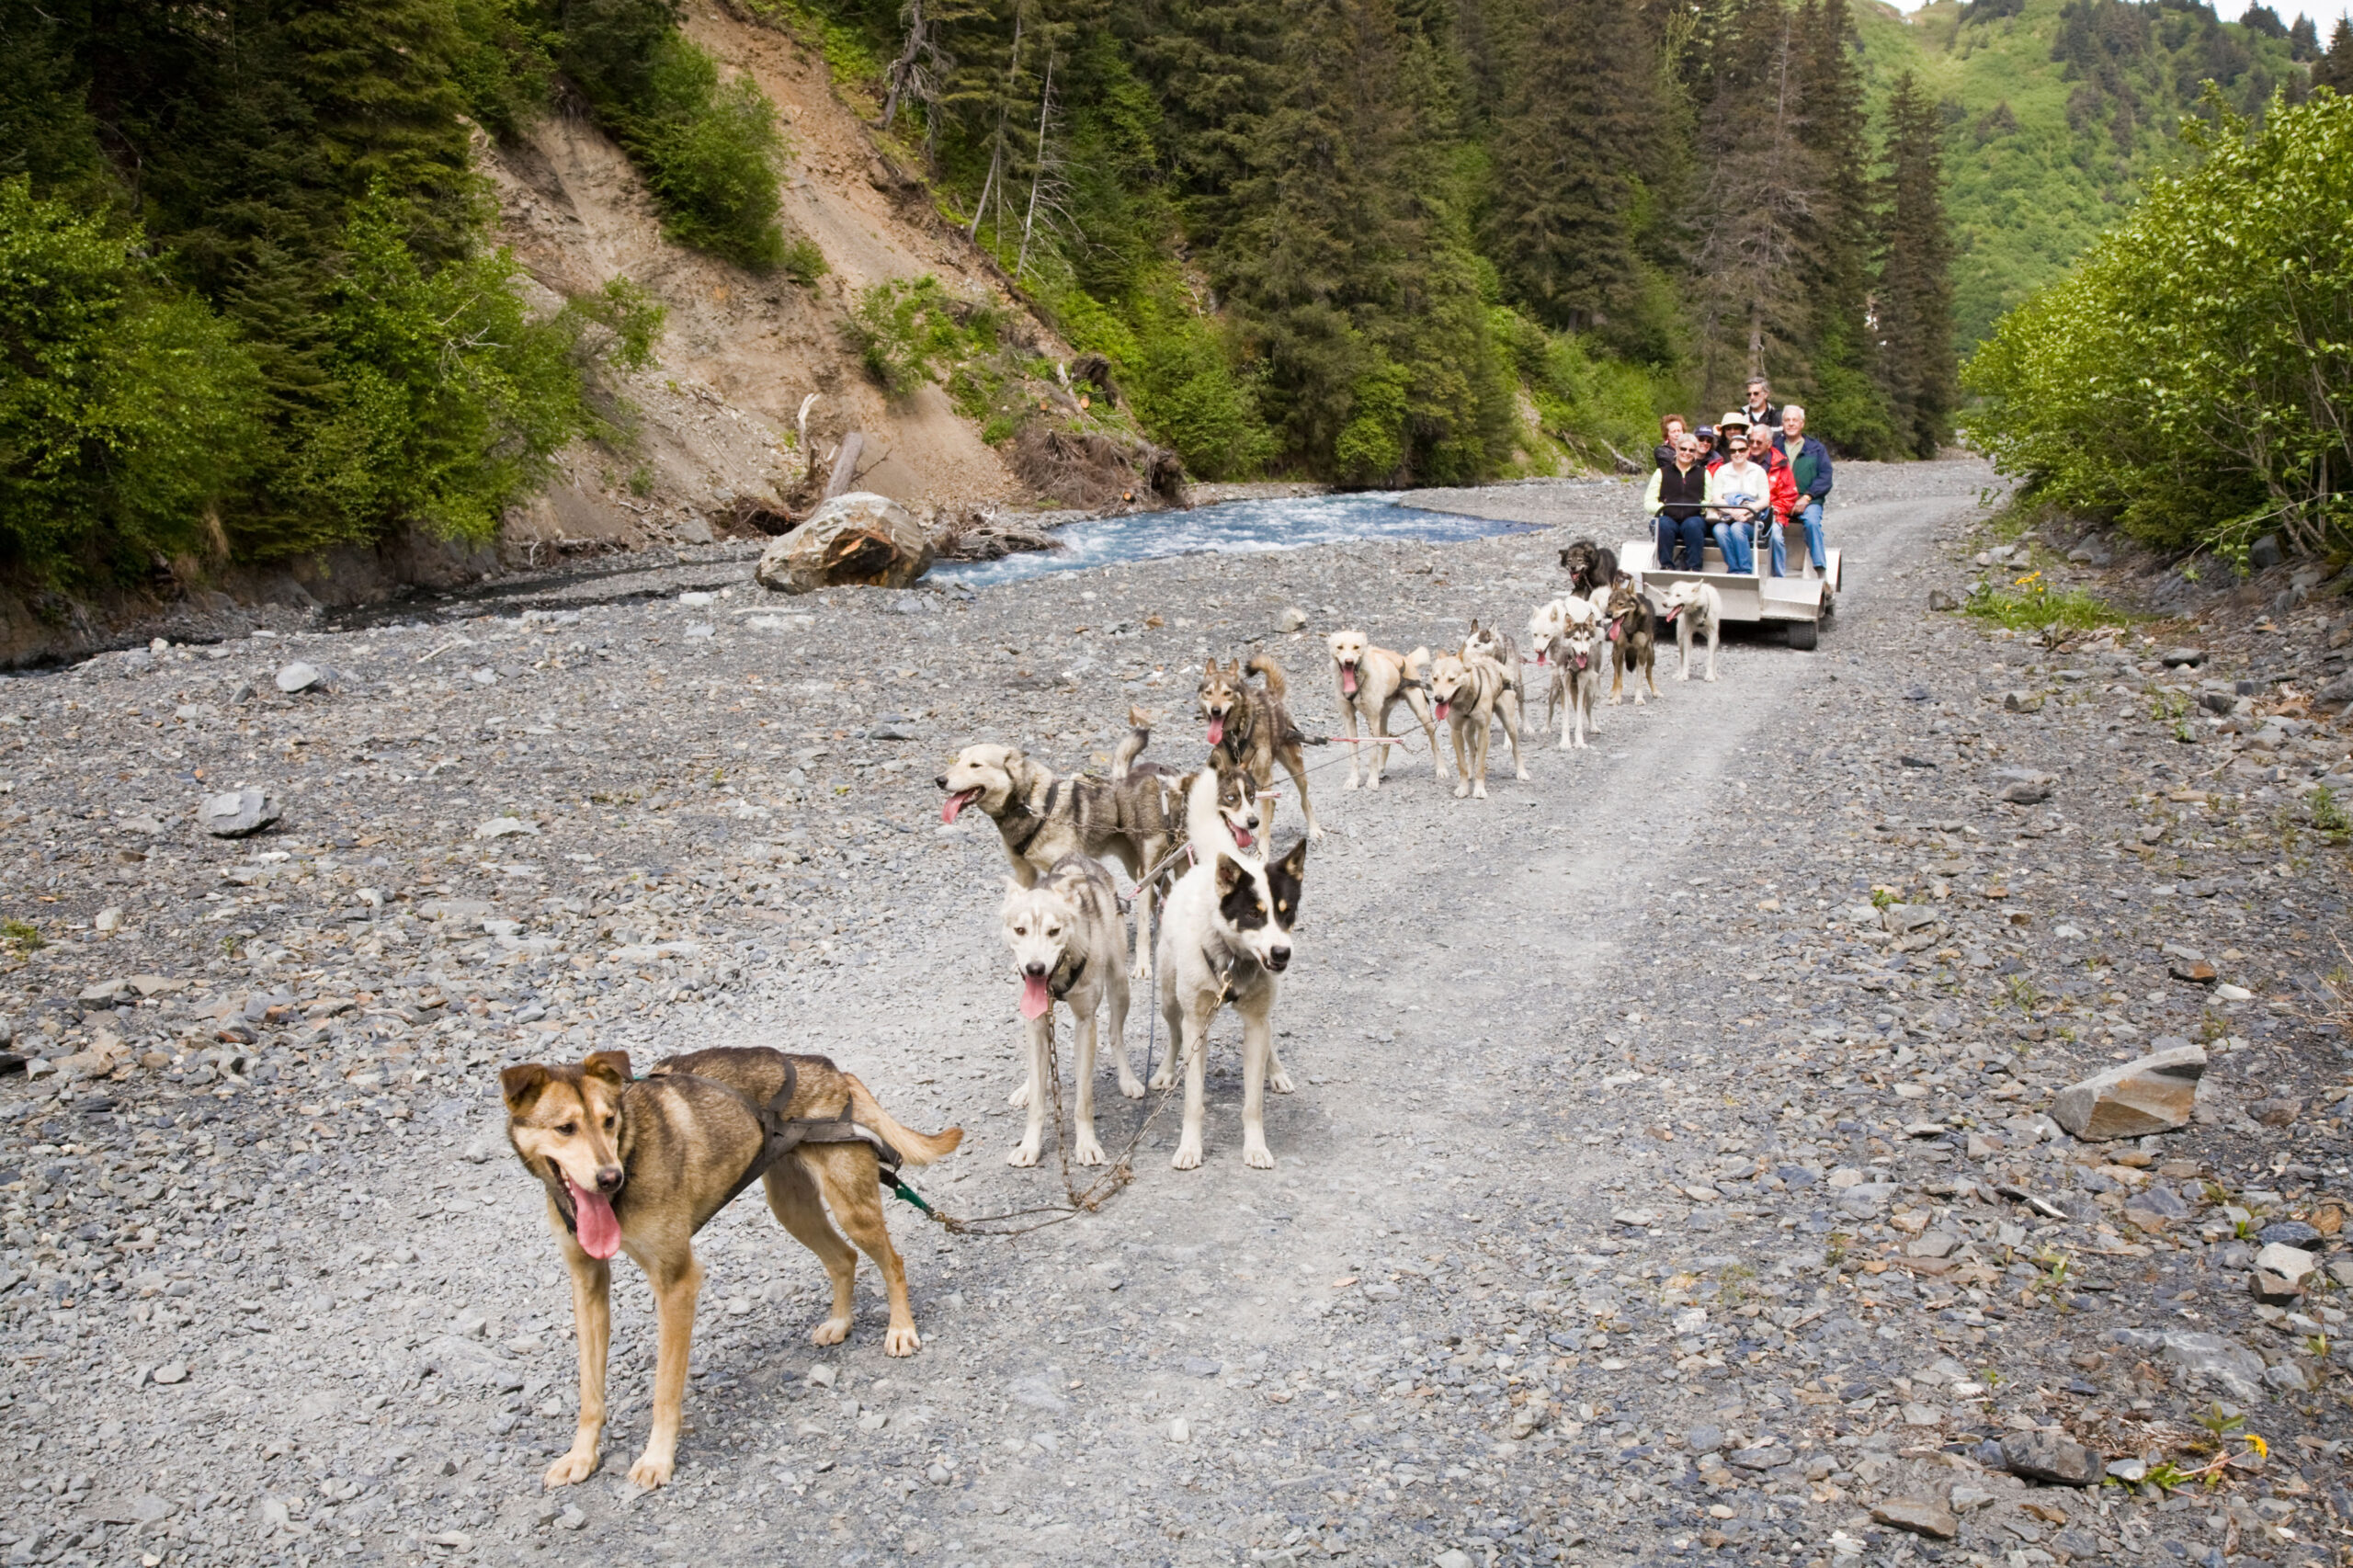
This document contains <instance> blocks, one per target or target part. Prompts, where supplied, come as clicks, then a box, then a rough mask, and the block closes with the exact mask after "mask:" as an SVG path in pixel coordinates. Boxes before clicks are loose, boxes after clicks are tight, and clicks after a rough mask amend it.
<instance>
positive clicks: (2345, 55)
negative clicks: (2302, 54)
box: [2313, 17, 2353, 94]
mask: <svg viewBox="0 0 2353 1568" xmlns="http://www.w3.org/2000/svg"><path fill="white" fill-rule="evenodd" d="M2313 86H2315V87H2333V88H2335V89H2336V91H2337V92H2339V93H2343V94H2353V19H2348V18H2347V17H2337V18H2336V29H2335V30H2334V31H2332V32H2331V33H2330V34H2329V35H2328V52H2327V53H2326V54H2324V55H2322V56H2321V57H2320V58H2319V59H2318V60H2315V61H2313Z"/></svg>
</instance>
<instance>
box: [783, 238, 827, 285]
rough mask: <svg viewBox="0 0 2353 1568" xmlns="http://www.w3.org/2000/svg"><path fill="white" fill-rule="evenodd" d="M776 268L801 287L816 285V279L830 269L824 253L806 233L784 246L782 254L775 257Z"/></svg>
mask: <svg viewBox="0 0 2353 1568" xmlns="http://www.w3.org/2000/svg"><path fill="white" fill-rule="evenodd" d="M777 269H778V270H779V271H780V272H782V273H783V274H784V275H785V276H786V277H787V278H791V279H792V280H793V281H794V282H795V283H798V284H800V285H801V287H802V288H803V289H813V288H814V287H816V283H817V279H818V278H823V277H824V275H825V274H826V273H827V272H829V271H831V270H832V268H831V267H827V266H826V265H825V253H824V251H822V250H819V249H818V248H817V242H816V241H814V240H813V239H811V238H810V237H809V236H808V235H806V234H801V235H800V236H798V237H796V238H795V239H794V240H793V242H792V243H791V244H789V245H787V246H785V247H784V254H783V255H782V256H779V257H778V258H777Z"/></svg>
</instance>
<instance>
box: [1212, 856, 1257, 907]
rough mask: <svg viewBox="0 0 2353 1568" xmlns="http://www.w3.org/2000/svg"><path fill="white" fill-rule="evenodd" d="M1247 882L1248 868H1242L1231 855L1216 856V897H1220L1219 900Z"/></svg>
mask: <svg viewBox="0 0 2353 1568" xmlns="http://www.w3.org/2000/svg"><path fill="white" fill-rule="evenodd" d="M1249 880H1250V870H1249V868H1248V867H1246V866H1244V865H1243V864H1242V863H1241V862H1239V861H1237V860H1236V859H1234V858H1233V856H1231V855H1224V854H1221V855H1220V856H1218V858H1217V895H1218V897H1220V898H1223V897H1224V896H1225V895H1226V894H1227V893H1230V892H1233V890H1234V889H1236V888H1238V887H1240V886H1241V885H1242V884H1243V883H1244V882H1246V881H1249Z"/></svg>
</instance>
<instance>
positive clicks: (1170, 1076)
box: [1152, 1066, 1176, 1089]
mask: <svg viewBox="0 0 2353 1568" xmlns="http://www.w3.org/2000/svg"><path fill="white" fill-rule="evenodd" d="M1152 1086H1153V1087H1154V1088H1155V1089H1171V1088H1175V1087H1176V1074H1175V1073H1173V1072H1171V1071H1170V1070H1169V1069H1168V1068H1167V1067H1166V1066H1161V1067H1157V1068H1154V1070H1153V1074H1152Z"/></svg>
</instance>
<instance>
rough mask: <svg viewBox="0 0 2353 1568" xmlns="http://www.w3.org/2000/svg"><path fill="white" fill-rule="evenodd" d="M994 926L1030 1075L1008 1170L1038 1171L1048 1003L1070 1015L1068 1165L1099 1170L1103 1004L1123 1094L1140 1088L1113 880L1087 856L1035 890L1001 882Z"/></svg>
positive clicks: (1123, 934)
mask: <svg viewBox="0 0 2353 1568" xmlns="http://www.w3.org/2000/svg"><path fill="white" fill-rule="evenodd" d="M998 923H999V925H1000V926H1001V927H1002V929H1003V932H1004V936H1005V945H1006V948H1007V949H1009V950H1010V951H1011V952H1012V954H1013V972H1014V974H1015V975H1016V976H1017V978H1018V979H1019V980H1020V982H1021V1017H1022V1018H1023V1019H1024V1020H1025V1024H1026V1040H1027V1043H1028V1046H1029V1082H1028V1083H1027V1084H1025V1085H1023V1086H1022V1088H1021V1089H1020V1090H1019V1091H1018V1092H1017V1093H1016V1094H1015V1095H1014V1096H1013V1103H1014V1104H1016V1105H1019V1104H1022V1103H1024V1102H1025V1101H1026V1102H1027V1103H1028V1105H1029V1128H1028V1130H1027V1131H1025V1132H1024V1133H1023V1134H1022V1138H1021V1142H1018V1143H1017V1144H1015V1145H1014V1147H1013V1153H1010V1154H1008V1155H1006V1164H1008V1165H1036V1164H1037V1163H1038V1152H1039V1150H1040V1147H1041V1145H1042V1143H1043V1141H1044V1138H1045V1128H1046V1100H1047V1097H1048V1096H1051V1094H1052V1093H1053V1092H1054V1086H1053V1085H1052V1084H1051V1083H1050V1082H1049V1081H1048V1079H1047V1074H1049V1073H1050V1072H1051V1070H1052V1067H1051V1061H1050V1058H1049V1057H1048V1054H1047V1050H1048V1047H1049V1045H1050V1044H1051V1040H1052V1039H1053V1028H1054V1004H1055V1003H1057V1002H1059V1003H1061V1004H1062V1005H1063V1006H1064V1007H1066V1008H1068V1009H1069V1011H1070V1016H1071V1019H1072V1022H1073V1023H1074V1025H1075V1026H1076V1028H1074V1037H1075V1040H1076V1042H1077V1050H1076V1052H1075V1055H1076V1058H1077V1060H1076V1062H1074V1072H1075V1076H1076V1081H1077V1087H1078V1094H1077V1102H1078V1103H1077V1106H1076V1108H1075V1109H1074V1115H1073V1120H1074V1122H1075V1124H1076V1133H1075V1136H1074V1138H1073V1140H1072V1144H1073V1147H1072V1150H1071V1158H1072V1159H1073V1160H1074V1161H1075V1162H1077V1163H1078V1164H1079V1165H1101V1164H1102V1163H1103V1145H1102V1144H1101V1143H1099V1142H1097V1141H1096V1137H1095V1056H1096V1050H1097V1039H1098V1037H1097V1020H1098V1018H1099V1017H1100V1015H1101V1013H1102V1010H1103V1006H1104V1005H1105V1004H1106V1003H1108V1004H1109V1005H1110V1008H1111V1058H1112V1060H1113V1062H1116V1063H1117V1064H1118V1067H1119V1071H1120V1093H1121V1094H1123V1095H1125V1096H1128V1097H1129V1098H1130V1099H1140V1098H1142V1095H1143V1082H1142V1079H1140V1078H1138V1077H1137V1076H1136V1071H1135V1068H1134V1066H1133V1065H1132V1064H1131V1063H1130V1062H1129V1061H1128V1042H1127V1026H1128V974H1127V957H1128V940H1127V926H1126V925H1125V923H1124V922H1122V921H1121V920H1120V892H1119V889H1118V888H1117V887H1115V886H1113V885H1112V881H1111V875H1110V873H1109V872H1108V871H1106V870H1105V869H1103V868H1102V866H1101V865H1100V864H1099V863H1097V861H1095V860H1091V859H1089V858H1087V857H1086V856H1084V855H1066V856H1064V857H1063V858H1062V859H1061V860H1059V861H1057V862H1056V863H1055V865H1054V869H1052V870H1051V871H1049V872H1047V873H1046V875H1045V877H1044V878H1043V879H1042V880H1040V881H1039V882H1037V883H1036V884H1035V885H1034V886H1031V887H1023V886H1022V885H1021V884H1020V883H1019V882H1018V881H1014V880H1012V879H1010V878H1008V879H1006V888H1005V907H1004V909H1003V910H1002V911H1001V912H1000V913H999V915H998Z"/></svg>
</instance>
